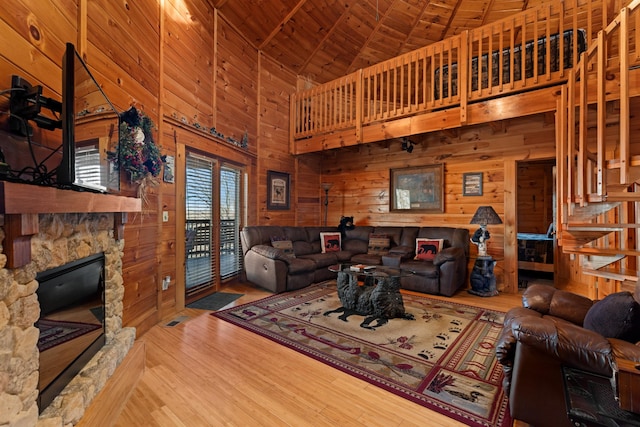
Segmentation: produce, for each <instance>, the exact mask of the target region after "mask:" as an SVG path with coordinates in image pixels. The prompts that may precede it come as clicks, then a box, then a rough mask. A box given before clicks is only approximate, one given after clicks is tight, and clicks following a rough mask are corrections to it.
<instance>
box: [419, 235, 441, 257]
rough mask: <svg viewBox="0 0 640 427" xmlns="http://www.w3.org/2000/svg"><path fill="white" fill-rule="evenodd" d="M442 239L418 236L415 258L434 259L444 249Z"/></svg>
mask: <svg viewBox="0 0 640 427" xmlns="http://www.w3.org/2000/svg"><path fill="white" fill-rule="evenodd" d="M442 245H443V242H442V239H430V238H423V237H418V238H417V239H416V257H415V259H419V260H425V261H433V259H434V258H435V257H436V254H437V253H438V252H440V250H441V249H442Z"/></svg>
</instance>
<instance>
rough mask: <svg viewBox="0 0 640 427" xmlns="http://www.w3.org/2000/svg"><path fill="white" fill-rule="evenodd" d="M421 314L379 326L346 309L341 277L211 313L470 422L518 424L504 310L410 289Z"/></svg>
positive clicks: (412, 308) (411, 308) (409, 300)
mask: <svg viewBox="0 0 640 427" xmlns="http://www.w3.org/2000/svg"><path fill="white" fill-rule="evenodd" d="M403 299H404V306H405V309H406V311H407V312H408V313H411V314H413V315H414V317H415V320H405V319H391V320H389V322H388V323H386V324H384V325H381V326H378V327H376V328H373V329H366V328H362V327H360V323H362V321H363V319H364V317H363V316H359V315H351V316H350V317H348V318H347V321H343V320H340V319H339V318H338V316H339V314H336V313H332V314H328V315H325V313H326V312H327V311H331V310H334V309H336V308H339V307H340V306H341V305H342V304H341V303H340V300H339V299H338V295H337V291H336V287H335V282H325V283H322V284H316V285H313V286H310V287H308V288H305V289H301V290H299V291H294V292H288V293H283V294H278V295H274V296H270V297H267V298H265V299H262V300H259V301H255V302H253V303H250V304H244V305H241V306H237V307H233V308H230V309H227V310H223V311H219V312H216V313H211V315H212V316H216V317H219V318H221V319H224V320H226V321H228V322H231V323H233V324H235V325H238V326H241V327H243V328H246V329H248V330H250V331H252V332H255V333H257V334H260V335H262V336H265V337H267V338H269V339H271V340H273V341H275V342H277V343H280V344H282V345H286V346H288V347H290V348H292V349H294V350H296V351H299V352H300V353H303V354H305V355H307V356H310V357H313V358H315V359H317V360H320V361H322V362H324V363H326V364H328V365H330V366H333V367H335V368H337V369H340V370H342V371H345V372H347V373H349V374H351V375H354V376H356V377H358V378H361V379H363V380H365V381H368V382H370V383H372V384H375V385H377V386H379V387H382V388H384V389H386V390H388V391H390V392H392V393H395V394H397V395H399V396H402V397H404V398H406V399H410V400H412V401H414V402H416V403H419V404H420V405H423V406H425V407H428V408H430V409H433V410H434V411H438V412H440V413H443V414H445V415H447V416H449V417H450V418H453V419H456V420H458V421H461V422H463V423H465V424H467V425H469V426H500V427H502V426H510V425H511V424H512V420H511V417H510V415H509V410H508V404H507V397H506V395H505V394H504V392H503V390H502V376H503V373H502V367H501V365H500V364H499V363H498V362H497V360H496V357H495V343H496V340H497V338H498V336H499V334H500V331H501V329H502V321H503V318H504V313H500V312H495V311H490V310H484V309H480V308H476V307H471V306H465V305H460V304H455V303H450V302H442V301H438V300H435V299H430V298H426V297H421V296H413V295H404V296H403Z"/></svg>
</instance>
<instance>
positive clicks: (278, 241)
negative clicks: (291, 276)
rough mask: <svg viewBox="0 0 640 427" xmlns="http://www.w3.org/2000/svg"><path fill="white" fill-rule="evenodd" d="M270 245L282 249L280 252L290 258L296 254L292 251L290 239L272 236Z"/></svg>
mask: <svg viewBox="0 0 640 427" xmlns="http://www.w3.org/2000/svg"><path fill="white" fill-rule="evenodd" d="M271 246H273V247H274V248H276V249H280V250H282V252H284V254H285V255H287V256H290V257H292V258H295V257H296V254H294V253H293V243H292V242H291V240H282V238H280V237H274V238H272V239H271Z"/></svg>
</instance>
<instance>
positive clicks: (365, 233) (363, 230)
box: [344, 225, 373, 243]
mask: <svg viewBox="0 0 640 427" xmlns="http://www.w3.org/2000/svg"><path fill="white" fill-rule="evenodd" d="M372 232H373V227H371V226H368V225H364V226H358V227H355V228H352V229H351V230H345V231H344V240H350V239H357V240H362V241H363V242H365V243H366V242H367V241H368V240H369V235H370V234H371V233H372Z"/></svg>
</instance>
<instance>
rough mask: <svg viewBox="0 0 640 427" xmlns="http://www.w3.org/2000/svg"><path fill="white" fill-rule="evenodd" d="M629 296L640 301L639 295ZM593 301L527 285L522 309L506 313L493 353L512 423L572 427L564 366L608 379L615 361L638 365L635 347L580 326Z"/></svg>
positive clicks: (639, 358) (639, 353) (639, 349)
mask: <svg viewBox="0 0 640 427" xmlns="http://www.w3.org/2000/svg"><path fill="white" fill-rule="evenodd" d="M639 289H640V288H639ZM634 297H635V300H636V301H638V302H640V291H638V290H636V294H635V296H634ZM630 298H631V297H630ZM603 301H604V300H603ZM632 302H633V301H632ZM594 303H596V301H592V300H590V299H588V298H586V297H583V296H580V295H577V294H573V293H570V292H567V291H563V290H557V289H555V288H554V287H552V286H547V285H531V286H530V287H528V288H527V289H526V290H525V292H524V294H523V297H522V304H523V307H516V308H513V309H511V310H509V311H508V312H507V314H506V316H505V320H504V328H503V330H502V333H501V336H500V337H499V339H498V344H497V348H496V353H497V356H498V360H499V362H500V363H501V364H502V365H503V368H504V374H505V376H504V380H503V385H504V389H505V392H506V393H508V396H509V405H510V411H511V416H512V417H513V418H514V419H517V420H520V421H523V422H526V423H529V424H530V425H533V426H536V427H545V426H549V427H562V426H567V427H569V426H572V425H573V424H572V423H571V422H570V420H569V418H568V416H567V407H566V403H565V393H564V384H563V378H562V366H563V365H564V366H567V367H571V368H576V369H580V370H583V371H587V372H591V373H595V374H600V375H604V376H607V377H613V375H614V372H615V366H616V360H617V359H619V358H622V359H628V360H632V361H637V362H640V346H638V345H636V343H634V342H628V341H623V340H621V339H616V338H605V337H604V336H603V335H601V334H599V333H598V332H595V331H594V330H592V329H587V328H585V327H583V323H584V322H585V318H586V317H587V316H588V313H589V310H590V309H591V308H592V306H594ZM612 314H613V313H612Z"/></svg>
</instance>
